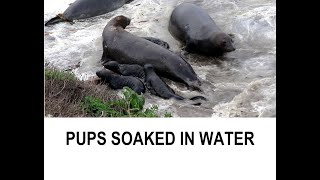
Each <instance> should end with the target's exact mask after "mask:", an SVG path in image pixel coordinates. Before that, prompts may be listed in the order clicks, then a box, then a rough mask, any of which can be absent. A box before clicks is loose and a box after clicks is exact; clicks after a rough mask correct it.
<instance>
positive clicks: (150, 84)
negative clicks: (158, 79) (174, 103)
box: [146, 81, 157, 95]
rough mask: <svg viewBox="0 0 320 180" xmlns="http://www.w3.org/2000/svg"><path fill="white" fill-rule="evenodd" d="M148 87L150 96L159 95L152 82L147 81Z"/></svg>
mask: <svg viewBox="0 0 320 180" xmlns="http://www.w3.org/2000/svg"><path fill="white" fill-rule="evenodd" d="M146 87H147V89H148V90H149V91H150V94H155V95H156V94H157V92H156V91H155V90H154V89H153V88H152V87H153V85H152V81H146Z"/></svg>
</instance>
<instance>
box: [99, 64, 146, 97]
mask: <svg viewBox="0 0 320 180" xmlns="http://www.w3.org/2000/svg"><path fill="white" fill-rule="evenodd" d="M96 75H97V76H98V77H99V78H101V80H102V81H103V82H105V83H108V84H109V86H110V87H111V88H112V89H122V88H123V87H125V86H127V87H129V88H131V89H132V90H134V91H135V92H136V93H138V94H141V93H144V92H145V87H144V84H143V82H142V81H141V80H140V79H138V78H135V77H132V76H121V75H119V74H115V73H113V72H112V71H109V70H107V69H102V70H100V71H97V72H96Z"/></svg>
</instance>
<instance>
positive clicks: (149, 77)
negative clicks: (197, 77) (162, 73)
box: [144, 64, 207, 105]
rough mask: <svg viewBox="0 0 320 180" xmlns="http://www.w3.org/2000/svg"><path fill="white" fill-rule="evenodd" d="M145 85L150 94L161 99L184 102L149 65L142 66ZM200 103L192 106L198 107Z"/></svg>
mask: <svg viewBox="0 0 320 180" xmlns="http://www.w3.org/2000/svg"><path fill="white" fill-rule="evenodd" d="M144 73H145V75H146V77H145V83H146V87H147V89H148V90H149V91H150V93H151V94H153V95H156V96H159V97H161V98H163V99H171V98H174V99H176V100H184V99H185V98H184V97H182V96H179V95H177V94H176V93H175V92H174V91H173V90H172V89H171V88H170V87H169V86H168V85H167V84H166V83H165V82H164V81H163V80H162V79H161V78H160V77H159V76H158V75H157V74H156V72H155V71H154V69H153V67H152V65H151V64H146V65H144ZM199 99H201V100H207V99H206V98H205V97H203V96H195V97H192V98H190V100H199ZM200 104H201V103H199V102H198V103H196V104H194V105H200Z"/></svg>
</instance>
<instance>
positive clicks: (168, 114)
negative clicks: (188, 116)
mask: <svg viewBox="0 0 320 180" xmlns="http://www.w3.org/2000/svg"><path fill="white" fill-rule="evenodd" d="M164 117H172V114H171V113H168V112H166V113H164Z"/></svg>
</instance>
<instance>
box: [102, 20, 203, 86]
mask: <svg viewBox="0 0 320 180" xmlns="http://www.w3.org/2000/svg"><path fill="white" fill-rule="evenodd" d="M129 24H130V19H129V18H127V17H125V16H117V17H115V18H113V19H111V20H110V21H109V22H108V24H107V25H106V27H105V28H104V30H103V33H102V37H103V55H102V58H101V60H102V61H110V60H113V61H117V62H118V63H120V64H138V65H141V66H144V65H145V64H151V65H152V66H153V67H154V69H155V71H156V72H157V74H158V75H160V76H162V77H167V78H168V79H171V80H173V81H177V82H182V83H184V84H186V85H187V87H190V88H191V89H195V90H200V91H201V89H200V87H199V86H200V85H201V83H200V81H199V79H198V77H197V75H196V73H195V72H194V70H193V69H192V67H191V66H190V64H189V63H187V62H186V61H185V60H184V59H182V58H181V57H180V56H178V55H176V54H175V53H173V52H171V51H170V50H168V49H165V48H162V47H159V45H157V44H155V43H153V42H150V41H148V40H146V39H143V38H141V37H138V36H135V35H133V34H130V33H129V32H127V31H126V30H124V29H125V28H126V26H128V25H129Z"/></svg>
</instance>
